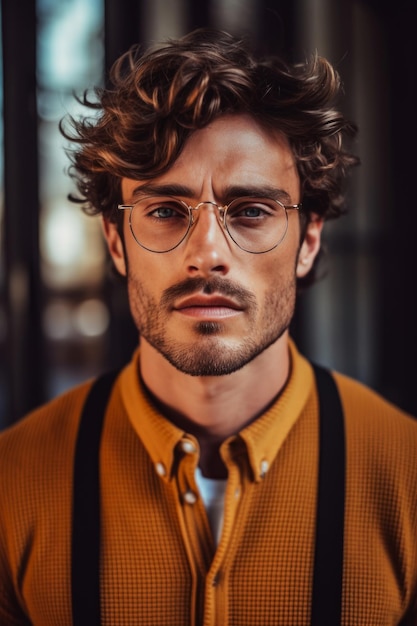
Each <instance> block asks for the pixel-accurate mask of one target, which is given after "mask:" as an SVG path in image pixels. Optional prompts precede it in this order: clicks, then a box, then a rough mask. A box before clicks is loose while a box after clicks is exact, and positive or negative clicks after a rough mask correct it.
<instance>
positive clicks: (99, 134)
mask: <svg viewBox="0 0 417 626" xmlns="http://www.w3.org/2000/svg"><path fill="white" fill-rule="evenodd" d="M110 78H111V83H112V86H111V87H110V88H97V89H95V91H94V95H95V97H94V98H93V99H91V98H90V97H89V96H88V94H87V92H85V93H84V95H83V97H82V98H81V102H82V104H83V105H85V106H87V107H89V108H90V109H93V110H94V114H93V115H92V116H91V117H84V118H81V119H78V120H77V119H74V118H70V124H71V130H65V129H64V125H63V122H61V132H62V133H63V134H64V136H65V137H66V138H67V139H68V140H70V141H71V142H74V143H75V147H74V148H73V149H71V150H69V155H70V159H71V162H72V166H71V170H70V173H71V176H73V177H74V178H75V180H76V183H77V187H78V191H79V192H80V194H81V198H79V199H78V201H79V202H82V203H83V204H84V208H85V210H86V211H87V212H89V213H92V214H97V213H102V214H103V215H104V217H106V218H107V219H109V220H111V221H117V220H118V218H119V217H120V216H119V215H117V214H118V213H120V212H118V211H117V210H116V207H117V205H118V203H119V202H120V201H121V197H120V194H121V191H120V181H121V178H123V177H127V178H133V179H138V180H145V179H152V178H154V177H157V176H159V175H161V174H162V173H163V172H165V171H166V170H168V169H169V168H170V167H171V165H172V164H173V163H174V161H175V160H176V159H177V157H178V155H179V154H180V152H181V150H182V148H183V146H184V143H185V142H186V140H187V138H188V137H189V136H190V134H191V133H192V132H193V131H195V130H196V129H198V128H202V127H204V126H207V125H208V124H209V123H210V122H211V121H213V120H214V119H215V118H217V117H218V116H220V115H223V114H226V113H235V114H236V113H247V114H249V115H251V116H253V118H255V119H256V120H257V121H258V123H259V124H260V125H262V126H263V127H264V128H273V129H277V130H279V131H281V132H282V133H283V134H284V135H285V136H286V137H287V139H288V141H289V143H290V146H291V148H292V151H293V154H294V157H295V161H296V164H297V168H298V172H299V176H300V181H301V198H302V203H303V214H304V216H305V220H304V221H305V222H308V220H309V219H310V218H311V216H312V214H316V215H319V216H321V217H323V218H324V219H330V218H335V217H338V216H340V215H341V214H342V213H343V212H344V211H345V193H344V182H345V180H346V177H347V173H348V170H349V169H350V168H351V167H352V166H353V165H356V164H357V163H358V162H359V161H358V158H357V156H355V155H353V154H352V153H351V152H350V151H349V150H348V149H347V148H346V143H347V141H348V140H350V139H352V138H353V137H354V135H355V133H356V130H357V129H356V126H355V125H354V124H353V123H352V122H350V121H349V120H347V119H346V118H345V116H344V115H343V114H342V113H341V112H340V111H339V110H338V109H337V108H336V101H337V99H338V97H339V95H340V91H341V81H340V78H339V75H338V74H337V72H336V71H335V69H334V68H333V67H332V65H331V64H330V63H329V62H328V61H327V60H326V59H324V58H321V57H319V56H318V55H314V56H312V58H311V59H309V60H307V61H305V62H304V63H294V64H289V63H287V62H286V61H284V60H283V59H281V58H278V57H276V56H272V55H267V56H266V55H258V54H256V53H255V52H254V51H253V50H251V48H250V46H249V44H248V42H247V41H246V40H245V39H243V38H242V39H240V38H236V37H234V36H232V35H230V34H228V33H226V32H223V31H215V30H211V29H197V30H195V31H193V32H191V33H190V34H188V35H186V36H184V37H182V38H181V39H178V40H169V41H168V42H166V43H165V44H164V45H163V46H161V47H158V48H155V49H152V50H148V51H147V52H145V53H142V52H141V50H140V47H139V46H134V47H132V48H131V49H130V50H128V51H127V52H126V53H125V54H123V55H122V56H121V57H120V58H119V59H118V60H117V61H116V63H115V64H114V65H113V67H112V69H111V72H110Z"/></svg>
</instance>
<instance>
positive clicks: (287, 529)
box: [0, 343, 417, 626]
mask: <svg viewBox="0 0 417 626" xmlns="http://www.w3.org/2000/svg"><path fill="white" fill-rule="evenodd" d="M290 349H291V359H292V371H291V376H290V379H289V381H288V383H287V385H286V387H285V389H284V391H283V393H282V394H281V395H280V397H279V399H278V400H277V402H276V403H275V404H274V405H273V406H272V407H271V408H270V409H269V410H268V411H267V412H266V413H265V414H263V415H262V416H261V417H260V418H259V419H258V420H256V421H255V422H253V423H252V424H251V425H250V426H248V427H247V428H245V429H244V430H243V431H242V432H241V433H240V434H239V435H238V436H236V437H231V438H230V439H228V440H227V441H225V442H224V443H223V446H222V456H223V459H224V462H225V463H226V465H227V468H228V472H229V478H228V484H227V491H226V497H225V515H224V525H223V533H222V537H221V540H220V543H219V545H218V546H217V548H215V546H214V542H213V540H212V537H211V534H210V527H209V523H208V520H207V516H206V513H205V509H204V505H203V503H202V500H201V498H200V496H199V493H198V489H197V486H196V483H195V479H194V470H195V467H196V465H197V463H198V442H197V441H196V440H195V439H194V438H193V437H192V436H191V435H189V434H187V433H184V432H182V431H180V430H179V429H178V428H176V427H174V426H173V425H172V424H171V423H170V422H169V421H167V420H166V419H165V418H164V417H163V416H162V415H160V414H158V412H157V411H156V409H155V408H154V407H153V406H152V405H151V404H149V401H148V400H147V398H146V396H145V394H144V393H143V392H142V390H141V387H140V384H139V382H138V376H137V368H138V353H136V354H135V355H134V357H133V359H132V362H131V363H130V364H129V365H128V366H127V367H126V368H125V369H124V370H123V371H122V372H121V374H120V375H119V377H118V380H117V382H116V385H115V388H114V391H113V392H112V395H111V398H110V402H109V405H108V409H107V413H106V421H105V425H104V431H103V438H102V448H101V464H100V471H101V506H102V533H103V534H102V548H101V605H102V614H103V624H104V626H110V625H111V626H135V625H138V626H188V625H190V626H191V625H195V626H197V625H198V626H308V625H309V623H310V602H311V589H312V571H313V570H312V567H313V554H314V531H315V507H316V495H317V493H316V492H317V489H316V486H317V471H318V445H317V433H318V401H317V394H316V389H315V384H314V377H313V373H312V369H311V366H310V364H309V363H308V362H307V361H306V360H305V359H304V358H303V357H302V356H301V355H300V354H299V353H298V352H297V350H296V348H295V346H294V345H293V344H292V343H291V345H290ZM336 381H337V385H338V388H339V391H340V394H341V398H342V404H343V408H344V412H345V418H346V441H347V486H346V505H345V506H346V510H345V560H344V586H343V625H344V626H348V625H349V626H394V625H396V624H399V623H400V621H401V619H403V618H404V617H405V616H406V615H407V617H408V620H409V622H408V623H409V624H411V625H413V626H417V421H416V420H415V419H414V418H412V417H410V416H407V415H405V414H404V413H403V412H401V411H400V410H398V409H397V408H395V407H394V406H392V405H390V404H389V403H387V402H386V401H384V400H383V399H382V398H380V397H379V396H378V395H376V394H375V393H374V392H372V391H371V390H369V389H368V388H366V387H364V386H363V385H361V384H359V383H358V382H355V381H353V380H351V379H349V378H347V377H345V376H342V375H340V374H336ZM90 385H91V381H89V382H86V383H84V384H82V385H81V386H79V387H77V388H76V389H73V390H71V391H69V392H67V393H65V394H64V395H62V396H61V397H59V398H57V399H55V400H53V401H52V402H50V403H49V404H47V405H46V406H43V407H41V408H39V409H38V410H36V411H34V412H33V413H32V414H31V415H29V416H28V417H26V418H25V419H23V420H21V421H20V422H19V423H18V424H16V425H15V426H14V427H12V428H10V429H8V430H6V431H4V432H3V433H1V434H0V624H1V626H14V625H26V624H33V625H34V626H69V625H70V624H71V623H72V620H71V595H70V591H71V590H70V549H71V501H72V470H73V455H74V444H75V440H76V434H77V427H78V422H79V417H80V413H81V409H82V406H83V402H84V400H85V397H86V394H87V392H88V390H89V388H90ZM225 419H227V416H225Z"/></svg>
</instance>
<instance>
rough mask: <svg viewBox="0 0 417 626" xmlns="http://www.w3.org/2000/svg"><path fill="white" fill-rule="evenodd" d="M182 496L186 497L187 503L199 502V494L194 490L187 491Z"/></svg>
mask: <svg viewBox="0 0 417 626" xmlns="http://www.w3.org/2000/svg"><path fill="white" fill-rule="evenodd" d="M182 497H183V499H184V502H186V503H187V504H195V503H196V502H197V496H196V495H195V493H194V492H193V491H186V492H185V493H184V494H183V496H182Z"/></svg>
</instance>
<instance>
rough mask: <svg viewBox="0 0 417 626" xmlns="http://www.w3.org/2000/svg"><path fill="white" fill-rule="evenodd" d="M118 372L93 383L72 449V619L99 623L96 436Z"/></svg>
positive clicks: (82, 624) (78, 625) (78, 624)
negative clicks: (73, 456) (74, 445)
mask: <svg viewBox="0 0 417 626" xmlns="http://www.w3.org/2000/svg"><path fill="white" fill-rule="evenodd" d="M117 374H118V371H112V372H108V373H106V374H103V375H102V376H100V377H99V378H97V379H96V380H95V382H94V383H93V385H92V387H91V389H90V391H89V394H88V396H87V400H86V402H85V404H84V409H83V413H82V415H81V421H80V426H79V430H78V439H77V442H76V448H75V460H74V484H73V512H72V554H71V558H72V568H71V593H72V613H73V615H72V621H73V624H74V626H99V625H100V476H99V467H100V463H99V454H100V438H101V431H102V427H103V422H104V415H105V412H106V405H107V401H108V398H109V396H110V392H111V390H112V386H113V382H114V380H115V378H116V376H117Z"/></svg>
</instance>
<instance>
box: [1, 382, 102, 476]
mask: <svg viewBox="0 0 417 626" xmlns="http://www.w3.org/2000/svg"><path fill="white" fill-rule="evenodd" d="M91 384H92V381H87V382H85V383H82V384H81V385H78V386H77V387H74V388H73V389H70V390H69V391H67V392H65V393H63V394H61V395H60V396H58V397H57V398H54V399H53V400H51V401H50V402H48V403H46V404H44V405H42V406H40V407H38V408H37V409H35V410H34V411H32V412H31V413H29V414H28V415H26V416H25V417H23V418H22V419H20V420H19V421H18V422H16V423H15V424H14V425H12V426H10V427H9V428H6V429H5V430H3V431H2V432H1V433H0V482H1V483H3V484H5V483H8V484H10V483H12V482H13V481H14V480H17V479H18V478H19V477H20V476H21V475H22V474H26V473H27V472H36V471H43V472H45V473H47V472H48V471H50V470H51V469H52V468H57V467H59V466H60V464H61V463H62V462H64V460H65V459H67V458H68V456H69V455H71V454H72V451H73V446H74V442H75V437H76V433H77V429H78V423H79V419H80V415H81V411H82V407H83V404H84V402H85V399H86V396H87V393H88V391H89V389H90V387H91Z"/></svg>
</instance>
